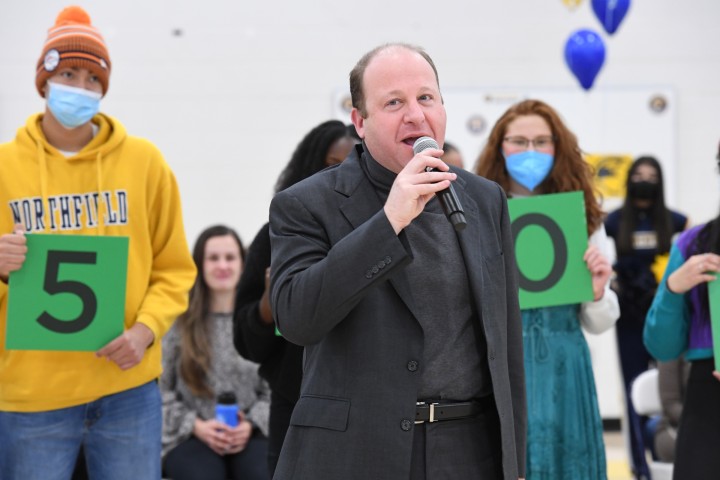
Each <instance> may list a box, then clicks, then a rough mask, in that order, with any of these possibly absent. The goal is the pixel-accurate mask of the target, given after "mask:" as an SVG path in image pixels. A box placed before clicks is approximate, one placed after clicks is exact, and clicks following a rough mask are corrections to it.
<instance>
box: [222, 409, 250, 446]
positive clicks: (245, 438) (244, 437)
mask: <svg viewBox="0 0 720 480" xmlns="http://www.w3.org/2000/svg"><path fill="white" fill-rule="evenodd" d="M252 430H253V426H252V423H250V422H249V421H247V420H245V415H243V414H241V415H240V422H239V423H238V426H237V427H235V428H231V429H230V430H228V443H229V446H228V447H227V449H226V450H225V453H226V454H228V455H231V454H233V453H238V452H242V451H243V450H245V447H247V444H248V442H249V441H250V437H251V436H252Z"/></svg>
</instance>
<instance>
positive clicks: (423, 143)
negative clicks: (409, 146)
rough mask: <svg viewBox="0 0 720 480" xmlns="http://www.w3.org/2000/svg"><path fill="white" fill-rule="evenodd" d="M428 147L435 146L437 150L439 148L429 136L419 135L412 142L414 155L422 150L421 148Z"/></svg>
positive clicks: (425, 148)
mask: <svg viewBox="0 0 720 480" xmlns="http://www.w3.org/2000/svg"><path fill="white" fill-rule="evenodd" d="M428 148H435V149H438V150H439V149H440V147H439V146H438V143H437V142H436V141H435V140H434V139H433V138H430V137H420V138H418V139H417V140H415V143H413V153H414V154H415V155H417V154H418V153H420V152H422V151H423V150H427V149H428Z"/></svg>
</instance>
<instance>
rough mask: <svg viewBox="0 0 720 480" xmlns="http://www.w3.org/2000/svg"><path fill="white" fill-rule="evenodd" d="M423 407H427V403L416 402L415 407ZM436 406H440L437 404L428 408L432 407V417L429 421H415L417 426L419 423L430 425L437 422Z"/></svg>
mask: <svg viewBox="0 0 720 480" xmlns="http://www.w3.org/2000/svg"><path fill="white" fill-rule="evenodd" d="M423 405H427V404H426V403H425V402H416V403H415V406H416V407H420V406H423ZM435 405H439V404H438V403H437V402H434V403H431V404H429V405H428V406H429V407H430V417H429V418H428V419H427V420H415V424H418V423H425V422H426V421H427V422H428V423H433V422H437V419H436V418H435Z"/></svg>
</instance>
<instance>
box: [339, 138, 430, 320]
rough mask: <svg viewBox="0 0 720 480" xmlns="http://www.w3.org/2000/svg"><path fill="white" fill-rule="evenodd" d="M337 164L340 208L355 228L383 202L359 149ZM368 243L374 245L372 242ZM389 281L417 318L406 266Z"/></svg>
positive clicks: (366, 219) (378, 208)
mask: <svg viewBox="0 0 720 480" xmlns="http://www.w3.org/2000/svg"><path fill="white" fill-rule="evenodd" d="M338 168H339V169H340V171H339V172H338V173H339V174H338V180H337V183H336V185H335V190H336V191H337V192H338V193H340V194H342V195H344V196H346V197H347V198H346V200H345V201H344V202H341V204H340V211H341V212H342V214H343V215H344V216H345V218H346V219H347V220H348V222H350V224H351V225H352V228H353V229H356V228H359V227H360V226H361V225H362V224H363V223H365V222H366V221H368V220H369V219H370V217H372V216H373V215H375V214H376V213H377V212H378V211H379V210H380V209H382V208H383V204H382V202H381V201H380V199H379V198H378V195H377V193H376V192H375V188H374V187H373V186H372V184H371V183H370V181H369V180H368V179H367V177H366V176H365V173H364V172H363V171H362V168H361V167H360V163H359V159H358V153H357V150H353V151H352V153H351V154H350V156H349V157H348V158H347V159H346V160H345V161H344V162H343V163H342V164H340V166H339V167H338ZM401 235H402V234H401ZM368 247H369V248H372V245H369V246H368ZM389 281H390V284H391V285H392V286H393V288H394V289H395V291H396V292H397V293H398V295H399V296H400V298H401V299H402V301H403V303H405V305H406V306H407V307H408V309H410V311H411V312H412V314H413V315H414V316H415V317H416V318H417V312H416V311H415V309H416V308H417V307H416V306H415V301H414V300H413V295H412V291H411V289H410V282H409V281H408V278H407V273H406V272H405V269H399V270H397V271H396V272H393V274H392V276H391V278H390V280H389Z"/></svg>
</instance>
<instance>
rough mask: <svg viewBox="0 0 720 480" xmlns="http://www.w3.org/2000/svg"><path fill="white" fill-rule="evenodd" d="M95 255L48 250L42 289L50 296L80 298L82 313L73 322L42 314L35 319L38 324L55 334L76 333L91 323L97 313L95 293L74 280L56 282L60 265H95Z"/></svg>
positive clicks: (91, 253)
mask: <svg viewBox="0 0 720 480" xmlns="http://www.w3.org/2000/svg"><path fill="white" fill-rule="evenodd" d="M96 262H97V254H96V253H95V252H66V251H62V250H48V255H47V264H46V265H45V284H44V285H43V288H44V289H45V291H46V292H48V293H49V294H50V295H55V294H57V293H71V294H73V295H77V296H78V297H80V301H82V303H83V309H82V312H80V315H78V317H77V318H75V319H73V320H59V319H57V318H55V317H53V316H52V315H50V314H49V313H47V312H43V313H42V315H40V316H39V317H38V319H37V321H38V323H39V324H40V325H42V326H43V327H45V328H47V329H48V330H52V331H53V332H57V333H77V332H79V331H81V330H83V329H85V328H87V326H88V325H90V323H92V321H93V319H94V318H95V314H96V313H97V297H96V296H95V292H93V291H92V289H91V288H90V287H88V286H87V285H85V284H84V283H80V282H76V281H74V280H63V281H62V282H60V281H58V271H59V270H60V264H61V263H87V264H91V265H95V263H96Z"/></svg>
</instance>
